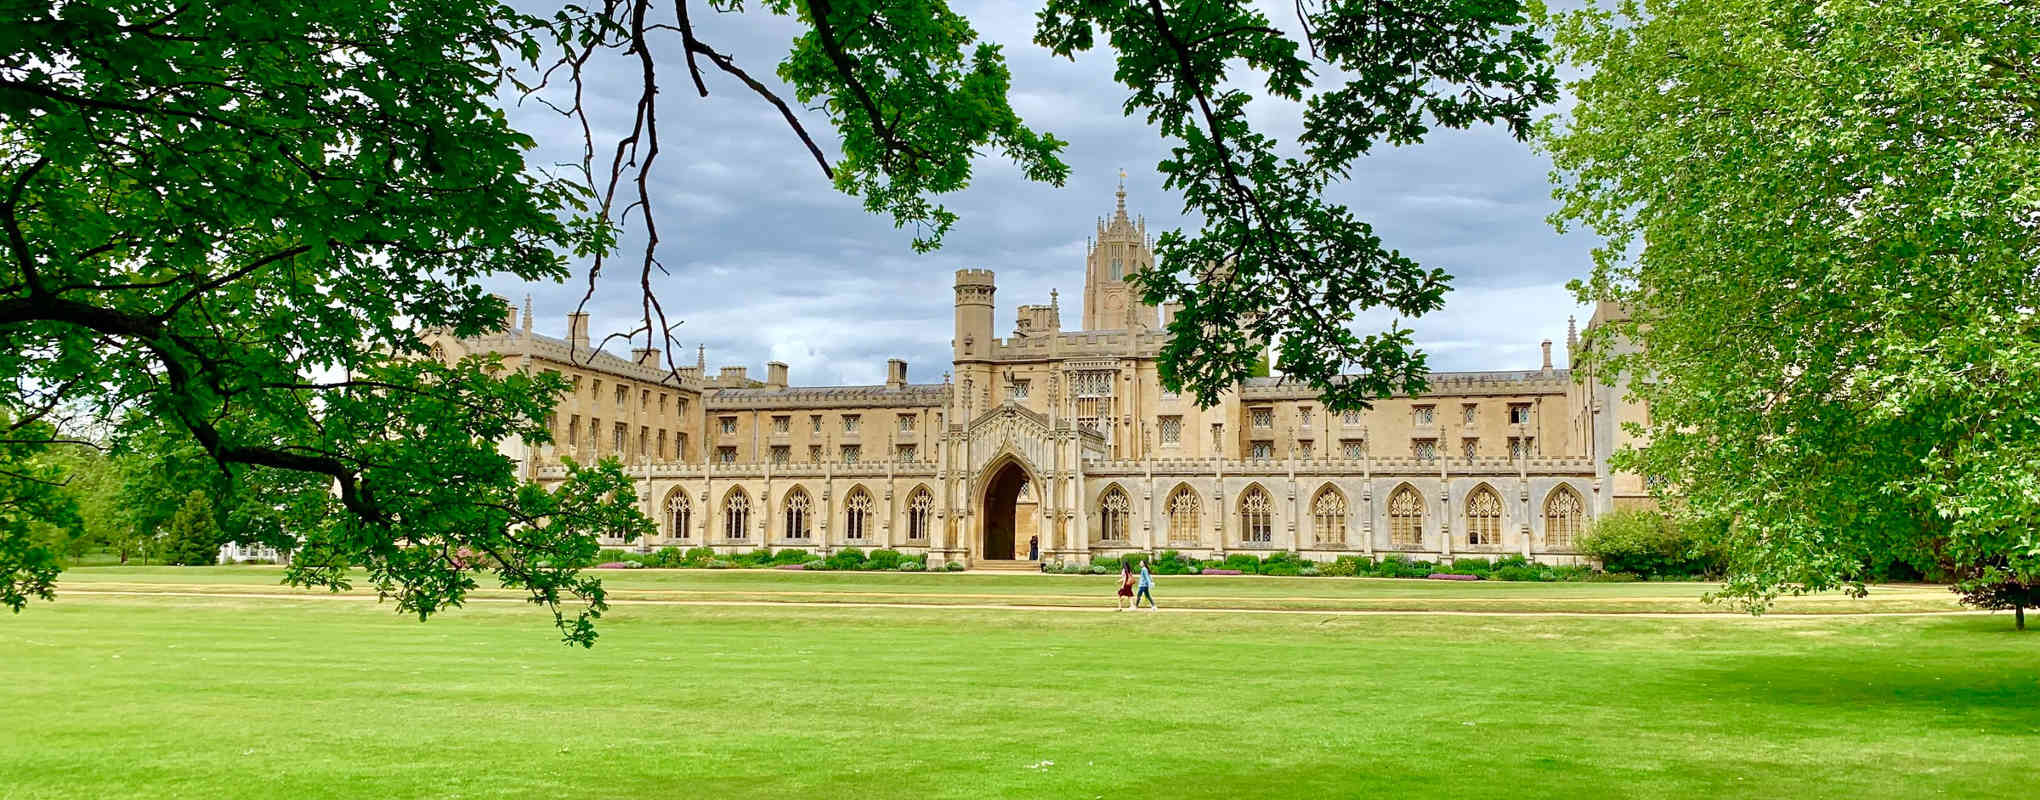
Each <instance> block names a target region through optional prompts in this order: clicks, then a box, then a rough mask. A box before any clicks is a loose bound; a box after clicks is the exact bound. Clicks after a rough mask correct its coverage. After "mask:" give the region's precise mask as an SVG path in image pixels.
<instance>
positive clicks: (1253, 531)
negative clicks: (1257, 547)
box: [1240, 485, 1275, 544]
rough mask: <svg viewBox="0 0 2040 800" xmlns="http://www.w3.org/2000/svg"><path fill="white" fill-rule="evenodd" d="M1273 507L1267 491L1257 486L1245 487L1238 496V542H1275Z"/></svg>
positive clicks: (1273, 504) (1273, 503)
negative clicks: (1245, 489)
mask: <svg viewBox="0 0 2040 800" xmlns="http://www.w3.org/2000/svg"><path fill="white" fill-rule="evenodd" d="M1274 507H1275V502H1274V501H1272V500H1270V499H1268V490H1266V489H1263V488H1261V487H1260V486H1258V485H1255V486H1249V487H1247V491H1246V493H1245V494H1242V495H1240V540H1241V541H1244V542H1246V543H1248V544H1267V543H1269V542H1273V541H1275V524H1274V514H1273V513H1272V512H1273V510H1274Z"/></svg>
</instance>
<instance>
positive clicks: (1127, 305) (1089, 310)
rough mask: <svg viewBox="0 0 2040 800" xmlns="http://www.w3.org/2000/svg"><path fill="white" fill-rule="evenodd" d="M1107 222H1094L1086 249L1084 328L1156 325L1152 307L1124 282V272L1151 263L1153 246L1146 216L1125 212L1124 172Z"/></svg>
mask: <svg viewBox="0 0 2040 800" xmlns="http://www.w3.org/2000/svg"><path fill="white" fill-rule="evenodd" d="M1114 197H1115V200H1116V202H1115V205H1114V208H1113V212H1112V220H1111V222H1109V223H1108V222H1106V221H1105V220H1104V219H1102V218H1101V219H1099V220H1098V236H1097V241H1095V242H1093V243H1090V244H1089V245H1088V246H1087V247H1086V248H1085V254H1084V255H1085V259H1086V260H1087V262H1088V263H1087V265H1086V268H1085V270H1084V330H1087V331H1101V330H1133V329H1148V328H1155V327H1158V324H1157V315H1156V311H1155V307H1154V306H1150V305H1147V304H1145V303H1142V302H1140V298H1138V297H1136V296H1135V295H1134V293H1133V287H1131V286H1129V285H1127V283H1126V276H1127V275H1130V274H1133V273H1135V272H1139V271H1140V270H1144V269H1148V268H1150V267H1153V266H1154V263H1155V258H1154V250H1153V248H1152V247H1151V246H1150V245H1149V243H1148V238H1147V220H1146V219H1145V218H1141V219H1139V220H1138V221H1136V220H1133V219H1129V218H1128V217H1127V216H1126V173H1125V172H1124V171H1121V172H1120V173H1119V189H1118V191H1117V192H1114Z"/></svg>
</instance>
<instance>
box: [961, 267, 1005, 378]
mask: <svg viewBox="0 0 2040 800" xmlns="http://www.w3.org/2000/svg"><path fill="white" fill-rule="evenodd" d="M994 291H996V289H995V287H994V286H993V285H992V271H991V270H988V269H960V270H957V271H956V339H955V340H953V341H952V342H951V344H952V345H953V346H954V347H955V349H956V360H958V361H975V360H979V359H983V358H985V357H986V356H987V355H989V354H990V353H991V352H992V294H993V292H994Z"/></svg>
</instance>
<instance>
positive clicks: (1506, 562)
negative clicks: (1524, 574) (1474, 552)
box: [1495, 553, 1531, 569]
mask: <svg viewBox="0 0 2040 800" xmlns="http://www.w3.org/2000/svg"><path fill="white" fill-rule="evenodd" d="M1528 566H1531V564H1530V559H1527V558H1524V557H1523V556H1522V554H1520V553H1518V554H1516V555H1511V556H1502V557H1501V558H1497V559H1495V569H1501V568H1503V567H1528Z"/></svg>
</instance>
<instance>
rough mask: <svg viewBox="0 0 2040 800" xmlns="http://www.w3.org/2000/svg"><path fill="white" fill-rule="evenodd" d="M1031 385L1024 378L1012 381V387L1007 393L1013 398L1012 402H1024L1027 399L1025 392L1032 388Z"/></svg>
mask: <svg viewBox="0 0 2040 800" xmlns="http://www.w3.org/2000/svg"><path fill="white" fill-rule="evenodd" d="M1031 383H1033V382H1032V381H1029V380H1027V379H1025V378H1022V379H1017V380H1015V381H1013V387H1012V388H1011V389H1009V390H1008V391H1007V393H1008V394H1011V395H1012V396H1013V401H1014V402H1021V401H1024V400H1026V399H1027V392H1028V391H1029V390H1031V389H1032V388H1033V387H1032V386H1031V385H1030V384H1031Z"/></svg>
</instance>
